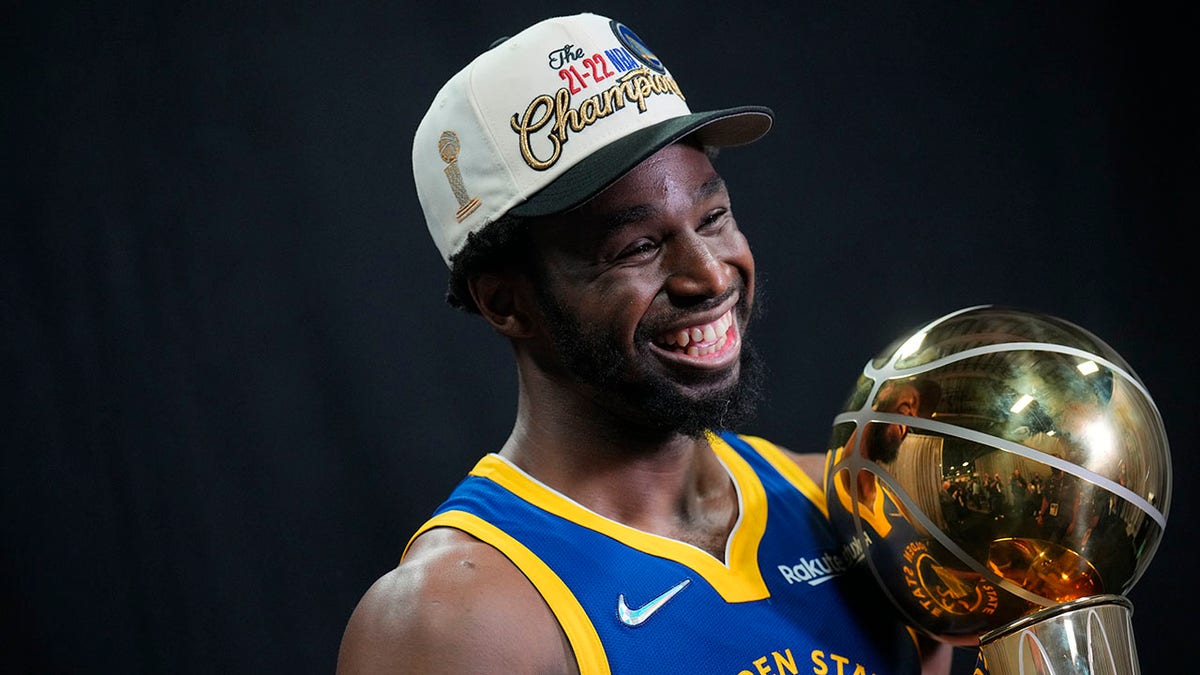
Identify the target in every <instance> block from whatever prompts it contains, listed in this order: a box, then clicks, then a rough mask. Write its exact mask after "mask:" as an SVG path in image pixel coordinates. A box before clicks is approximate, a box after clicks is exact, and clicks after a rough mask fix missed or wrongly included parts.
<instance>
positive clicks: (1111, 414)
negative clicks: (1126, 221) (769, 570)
mask: <svg viewBox="0 0 1200 675" xmlns="http://www.w3.org/2000/svg"><path fill="white" fill-rule="evenodd" d="M830 452H831V453H832V461H830V462H828V466H829V469H828V473H827V474H826V476H825V487H826V494H827V497H828V505H829V515H830V519H831V520H832V522H833V524H834V526H835V527H836V528H837V530H838V531H839V533H840V534H841V536H842V537H843V539H844V541H845V542H846V543H847V544H848V545H850V544H853V545H855V546H861V548H862V550H864V551H865V563H866V564H867V565H868V566H869V568H870V570H871V572H872V574H873V575H874V576H875V578H876V580H877V581H878V582H879V584H880V585H881V587H882V588H883V589H884V591H885V593H886V594H887V595H888V596H889V597H890V598H891V600H892V601H893V603H894V604H895V605H896V607H897V608H898V609H899V611H900V612H901V613H902V615H903V616H904V618H905V619H907V621H908V622H909V623H910V624H911V625H913V626H914V627H917V628H919V629H921V630H923V631H925V632H926V633H928V634H930V635H931V636H933V637H935V638H937V639H939V640H942V641H945V642H949V643H952V644H956V645H962V646H967V645H976V644H978V645H980V646H981V647H982V650H983V656H984V659H985V661H986V663H987V667H988V670H989V672H991V673H993V675H1000V674H1003V673H1030V674H1033V673H1037V674H1040V675H1065V674H1077V673H1086V674H1089V675H1092V674H1100V673H1122V674H1124V673H1138V672H1139V667H1138V662H1137V653H1136V649H1135V647H1134V640H1133V630H1132V624H1131V615H1132V605H1131V604H1130V602H1129V601H1128V600H1127V599H1126V598H1125V597H1124V596H1125V594H1126V593H1127V592H1128V591H1129V589H1130V588H1132V587H1133V585H1134V583H1136V582H1137V580H1138V578H1140V577H1141V575H1142V573H1143V572H1145V569H1146V567H1147V565H1148V564H1149V562H1150V559H1151V558H1152V557H1153V555H1154V552H1155V550H1156V548H1157V547H1158V543H1159V541H1160V539H1161V538H1162V533H1163V528H1164V527H1165V526H1166V520H1167V512H1168V507H1169V502H1170V493H1171V463H1170V454H1169V450H1168V444H1167V437H1166V431H1165V429H1164V427H1163V423H1162V418H1161V416H1160V415H1159V412H1158V409H1157V407H1155V405H1154V402H1153V400H1152V399H1151V397H1150V394H1149V392H1147V391H1146V388H1145V386H1144V385H1143V384H1142V382H1141V380H1140V379H1138V377H1137V375H1136V374H1135V373H1134V372H1133V370H1132V369H1131V368H1130V367H1129V365H1128V364H1127V363H1126V362H1125V361H1124V360H1123V359H1122V358H1121V357H1120V355H1118V354H1117V353H1116V352H1115V351H1114V350H1113V349H1112V348H1111V347H1109V346H1108V345H1107V344H1105V343H1104V342H1102V341H1101V340H1100V339H1099V338H1097V337H1096V336H1094V335H1092V334H1091V333H1089V332H1088V331H1086V330H1084V329H1082V328H1080V327H1079V326H1076V325H1074V324H1072V323H1069V322H1066V321H1063V320H1061V319H1057V318H1054V317H1050V316H1046V315H1041V314H1035V313H1031V312H1026V311H1020V310H1014V309H1005V308H999V307H974V308H968V309H964V310H960V311H958V312H954V313H951V314H948V315H946V316H944V317H942V318H939V319H937V320H935V321H933V322H931V323H929V324H928V325H926V326H924V327H922V328H921V329H920V330H917V331H916V332H914V333H913V334H912V335H908V336H904V337H903V338H902V339H900V340H898V341H897V342H896V343H895V344H893V345H892V346H891V347H889V348H888V349H886V350H885V351H884V352H882V353H881V354H880V355H879V356H878V357H877V358H876V359H874V360H873V361H871V362H869V363H868V364H867V365H866V367H865V368H864V369H863V374H862V376H861V377H860V378H859V380H858V383H857V385H856V386H855V388H854V390H853V391H852V392H851V395H850V398H849V400H848V401H847V403H846V406H845V408H844V412H842V413H841V414H839V415H838V416H837V417H836V418H835V420H834V428H833V435H832V439H831V442H830Z"/></svg>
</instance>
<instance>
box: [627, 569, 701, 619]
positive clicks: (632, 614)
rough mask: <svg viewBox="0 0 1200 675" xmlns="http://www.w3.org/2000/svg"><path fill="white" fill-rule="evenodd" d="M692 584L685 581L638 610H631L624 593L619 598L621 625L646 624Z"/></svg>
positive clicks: (688, 580)
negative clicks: (676, 595)
mask: <svg viewBox="0 0 1200 675" xmlns="http://www.w3.org/2000/svg"><path fill="white" fill-rule="evenodd" d="M690 583H692V580H691V579H684V580H683V581H681V582H679V583H678V584H676V585H675V586H674V587H673V588H671V589H670V590H668V591H667V592H666V593H663V594H662V595H660V596H658V597H657V598H655V599H653V600H651V601H650V602H647V603H646V604H644V605H642V606H641V607H638V608H637V609H629V606H628V605H626V604H625V594H624V593H622V594H621V595H619V596H617V616H618V617H620V619H621V623H623V624H625V625H626V626H630V627H634V626H640V625H642V624H643V623H645V622H646V619H649V618H650V617H651V616H652V615H653V614H654V613H655V612H657V611H658V610H659V609H660V608H662V606H663V605H665V604H667V601H668V600H670V599H671V598H673V597H675V594H676V593H678V592H679V591H682V590H683V589H684V588H687V585H688V584H690Z"/></svg>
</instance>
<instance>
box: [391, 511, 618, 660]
mask: <svg viewBox="0 0 1200 675" xmlns="http://www.w3.org/2000/svg"><path fill="white" fill-rule="evenodd" d="M435 527H451V528H454V529H456V530H460V531H462V532H465V533H467V534H469V535H471V536H472V537H475V538H476V539H478V540H480V541H482V542H484V543H485V544H488V545H490V546H491V547H492V548H495V549H496V550H497V551H500V552H501V553H503V554H504V556H505V557H506V558H508V559H509V560H510V561H512V564H514V565H516V566H517V569H519V570H521V573H522V574H524V575H525V577H526V578H527V579H529V581H530V583H532V584H533V585H534V587H535V588H537V590H538V593H540V594H541V596H542V599H544V600H545V601H546V604H547V605H549V606H550V611H551V612H553V613H554V617H555V618H556V619H558V623H559V625H560V626H562V629H563V632H565V633H566V634H567V641H568V642H570V643H571V650H572V651H573V652H574V653H575V661H576V663H577V664H578V665H579V675H609V673H610V671H609V668H608V657H607V656H606V655H605V653H604V645H602V644H601V643H600V636H599V635H598V634H597V633H596V627H595V626H593V625H592V622H591V621H590V620H589V619H588V617H587V614H586V613H585V612H584V611H583V606H582V605H580V604H579V600H577V599H576V598H575V595H574V594H573V593H571V591H570V589H568V588H567V585H566V584H565V583H563V581H562V579H560V578H559V577H558V575H557V574H555V573H554V571H553V570H551V569H550V567H549V566H547V565H546V563H544V562H542V559H541V558H539V557H537V555H536V554H534V553H533V551H530V550H529V549H528V548H526V547H525V546H524V545H523V544H521V542H519V541H517V540H516V539H513V538H512V537H511V536H509V535H508V534H507V533H505V532H504V531H502V530H500V529H499V528H497V527H496V526H495V525H492V524H491V523H489V522H487V521H486V520H483V519H482V518H480V517H479V516H476V515H474V514H471V513H467V512H465V511H445V512H443V513H439V514H438V515H436V516H434V517H433V518H431V519H429V520H428V521H427V522H426V523H425V524H424V525H422V526H421V529H419V530H417V533H416V534H414V535H413V537H412V539H416V538H417V537H418V536H420V535H421V534H422V533H424V532H426V531H428V530H431V529H433V528H435ZM409 545H410V546H411V545H412V540H411V539H410V540H409ZM405 552H406V553H407V552H408V546H406V547H405Z"/></svg>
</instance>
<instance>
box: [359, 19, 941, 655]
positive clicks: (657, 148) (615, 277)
mask: <svg viewBox="0 0 1200 675" xmlns="http://www.w3.org/2000/svg"><path fill="white" fill-rule="evenodd" d="M771 120H772V115H771V112H770V111H769V110H768V109H766V108H758V107H744V108H733V109H727V110H718V111H713V112H704V113H693V112H692V111H691V110H690V109H689V108H688V105H687V103H686V102H685V100H684V97H683V93H682V91H681V89H680V87H679V85H678V84H677V83H676V82H675V80H674V79H673V78H672V77H671V75H670V72H669V71H668V70H667V69H666V68H665V67H664V65H663V64H662V62H661V61H660V60H659V59H658V57H657V56H656V55H655V54H654V53H653V52H652V51H651V50H650V49H649V47H648V46H647V45H646V43H644V42H643V41H642V40H641V39H640V38H638V36H637V35H636V34H635V33H634V32H633V31H632V30H630V29H629V28H628V27H627V26H625V25H623V24H621V23H619V22H617V21H612V20H610V19H608V18H604V17H600V16H596V15H591V14H582V15H577V16H570V17H558V18H554V19H550V20H547V21H544V22H541V23H538V24H536V25H534V26H532V27H530V28H528V29H526V30H524V31H522V32H521V33H519V34H517V35H516V36H514V37H512V38H509V39H507V40H504V41H502V42H500V43H499V44H497V45H494V46H493V47H492V48H491V49H489V50H488V51H486V52H485V53H484V54H482V55H480V56H479V57H478V58H476V59H475V60H474V61H473V62H472V63H471V64H469V65H468V66H467V67H466V68H464V69H463V70H462V71H460V72H459V73H458V74H456V75H455V76H454V77H453V78H451V80H450V81H449V82H448V83H447V84H446V86H445V87H443V89H442V90H441V91H440V92H439V93H438V95H437V97H436V98H435V100H434V102H433V105H432V106H431V107H430V109H429V112H428V113H427V114H426V116H425V118H424V120H423V121H422V123H421V125H420V127H419V128H418V130H417V134H416V137H415V139H414V148H413V168H414V173H415V176H416V182H417V191H418V195H419V197H420V199H421V204H422V207H423V209H424V211H425V215H426V220H427V223H428V226H429V230H430V233H431V235H432V236H433V239H434V241H435V243H436V244H437V245H438V248H439V250H440V251H441V253H442V255H443V258H444V259H445V260H446V262H447V264H448V266H449V268H450V286H449V293H448V299H449V301H450V303H451V304H452V305H455V306H457V307H460V308H462V309H464V310H466V311H469V312H473V313H478V314H479V315H480V316H481V317H482V318H483V319H484V320H485V321H486V322H487V323H488V324H489V325H490V326H491V327H492V328H493V329H494V330H495V331H496V332H498V333H500V334H501V335H503V336H505V337H506V338H507V339H508V340H509V341H510V342H511V344H512V347H513V353H514V355H515V359H516V364H517V370H518V375H519V392H518V394H519V395H518V410H517V416H516V420H515V423H514V426H513V430H512V433H511V435H510V437H509V438H508V440H507V442H506V443H505V444H504V446H503V447H502V448H500V449H499V450H498V451H497V452H495V453H492V454H488V455H486V456H485V457H484V458H483V459H481V460H480V461H479V463H478V464H477V465H476V466H475V468H474V469H473V470H472V471H471V473H470V475H469V476H467V477H466V478H465V479H464V480H463V482H462V483H461V484H460V485H459V486H458V487H457V488H456V489H455V491H454V492H453V494H452V495H451V496H450V497H449V499H447V501H446V502H444V503H443V504H442V505H441V506H440V507H439V508H438V509H437V510H436V511H435V513H434V515H433V517H432V518H431V519H430V520H429V521H428V522H427V523H426V524H425V525H424V526H423V527H422V528H420V530H419V531H418V532H417V533H416V535H415V536H414V537H413V538H412V540H411V541H410V542H409V545H408V547H407V548H406V550H405V551H404V553H403V557H402V560H401V562H400V564H399V566H398V567H397V568H396V569H394V570H392V571H391V572H389V573H387V574H385V575H384V576H383V577H382V578H381V579H379V580H378V581H377V582H376V583H375V584H374V585H373V586H372V587H371V588H370V589H369V590H368V591H367V593H366V595H365V596H364V598H363V599H362V601H361V602H360V603H359V606H358V607H357V608H356V609H355V611H354V614H353V615H352V617H351V619H350V622H349V625H348V626H347V629H346V633H345V636H344V638H343V642H342V649H341V654H340V656H339V663H338V668H339V672H342V673H383V672H413V673H464V672H472V673H474V672H489V673H583V674H585V675H591V674H599V673H614V672H619V673H649V672H668V673H729V674H730V675H737V674H740V673H759V674H762V673H793V674H795V673H799V672H812V673H846V674H849V673H875V674H876V675H883V674H885V673H916V672H920V671H921V669H922V662H924V665H925V666H926V667H927V668H928V669H929V670H927V672H934V671H941V672H945V671H946V670H947V669H948V667H949V658H948V648H941V649H936V650H927V651H926V652H925V653H924V654H922V653H921V651H920V650H919V649H918V640H917V639H916V637H915V636H914V635H913V633H912V632H911V631H910V630H908V629H907V628H905V627H904V626H902V625H901V624H900V623H898V622H897V620H896V619H895V617H894V616H893V615H892V613H891V609H890V604H889V603H887V602H886V600H884V599H883V598H882V597H880V596H878V595H877V593H878V591H877V590H876V587H875V585H874V583H873V582H872V581H870V580H869V578H868V577H867V576H865V575H860V574H857V573H856V566H855V563H856V562H857V560H856V556H855V554H854V553H853V552H852V551H851V550H848V549H844V548H843V547H842V545H841V544H840V543H839V542H838V541H837V539H836V537H835V536H834V534H833V532H832V530H831V529H830V527H829V526H828V523H827V521H826V516H825V502H824V495H823V494H822V493H821V490H820V488H819V487H818V482H819V480H820V478H819V474H820V472H821V468H822V462H823V457H822V456H821V455H796V454H793V453H790V452H788V451H787V450H784V449H782V448H780V447H778V446H775V445H773V444H771V443H769V442H768V441H766V440H763V439H761V438H756V437H752V436H743V435H738V434H737V433H735V432H734V431H733V430H735V429H737V428H738V427H739V426H740V425H742V424H743V423H745V422H746V421H747V420H748V418H749V415H750V414H751V413H752V412H753V409H754V404H755V402H756V401H757V399H758V388H759V383H760V381H761V377H762V369H761V367H760V366H759V362H758V359H757V357H756V355H755V353H754V352H753V350H752V349H751V348H750V346H749V344H748V342H747V340H746V329H747V324H748V322H749V320H750V318H751V315H752V314H753V308H754V294H755V276H754V258H753V256H752V255H751V252H750V247H749V244H748V243H747V240H746V237H745V236H744V235H743V234H742V232H741V230H740V229H739V227H738V224H737V221H736V220H735V218H734V213H733V209H732V205H731V202H730V196H729V191H728V189H727V187H726V184H725V182H724V180H723V179H722V178H721V176H720V175H719V174H718V173H717V171H716V169H715V168H714V166H713V163H712V158H713V156H714V153H715V150H714V149H715V148H717V147H725V146H732V145H741V144H745V143H749V142H752V141H754V140H756V139H757V138H759V137H761V136H762V135H763V134H765V133H766V132H767V131H768V129H769V128H770V125H771ZM814 477H816V478H817V480H816V481H814Z"/></svg>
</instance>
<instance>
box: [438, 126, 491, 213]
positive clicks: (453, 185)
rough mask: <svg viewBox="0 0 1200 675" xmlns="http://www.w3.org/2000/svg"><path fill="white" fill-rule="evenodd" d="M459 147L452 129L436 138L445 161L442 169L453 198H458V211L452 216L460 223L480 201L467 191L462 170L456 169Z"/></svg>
mask: <svg viewBox="0 0 1200 675" xmlns="http://www.w3.org/2000/svg"><path fill="white" fill-rule="evenodd" d="M460 149H461V148H460V146H459V143H458V134H456V133H454V132H453V131H443V132H442V135H441V137H439V138H438V154H439V155H441V156H442V161H443V162H445V163H446V168H445V169H444V171H445V172H446V180H448V181H450V189H451V190H453V191H454V198H455V199H456V200H458V211H456V212H455V213H454V217H455V218H457V219H458V222H460V223H461V222H462V221H463V219H464V218H466V217H467V216H469V215H471V214H472V213H474V212H475V209H477V208H479V205H480V204H481V202H480V201H479V199H478V198H476V197H472V196H471V195H470V193H469V192H467V186H466V184H465V183H463V177H462V171H459V169H458V151H459V150H460Z"/></svg>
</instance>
